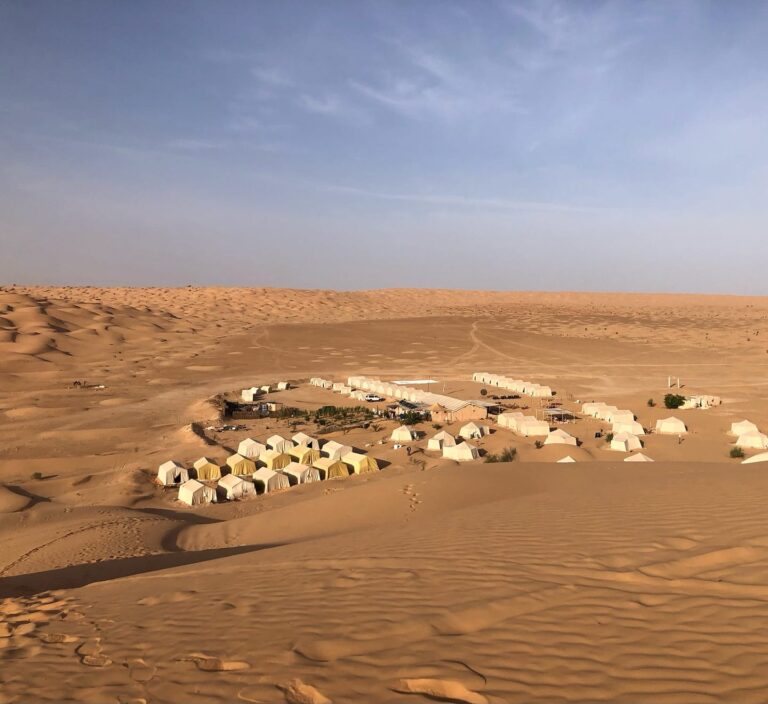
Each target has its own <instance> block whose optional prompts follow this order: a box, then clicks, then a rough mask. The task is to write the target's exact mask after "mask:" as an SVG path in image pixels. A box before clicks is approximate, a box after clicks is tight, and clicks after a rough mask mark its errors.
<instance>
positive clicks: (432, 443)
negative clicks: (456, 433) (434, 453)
mask: <svg viewBox="0 0 768 704" xmlns="http://www.w3.org/2000/svg"><path fill="white" fill-rule="evenodd" d="M455 444H456V438H455V437H453V435H451V434H450V433H447V432H446V431H445V430H441V431H440V432H439V433H435V434H434V435H433V436H432V437H431V438H430V439H429V440H428V441H427V449H428V450H442V449H443V448H444V447H450V446H451V445H455Z"/></svg>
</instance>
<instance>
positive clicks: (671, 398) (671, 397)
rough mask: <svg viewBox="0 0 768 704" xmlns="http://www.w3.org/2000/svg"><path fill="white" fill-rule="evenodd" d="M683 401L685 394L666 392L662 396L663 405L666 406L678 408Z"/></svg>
mask: <svg viewBox="0 0 768 704" xmlns="http://www.w3.org/2000/svg"><path fill="white" fill-rule="evenodd" d="M684 403H685V396H681V395H680V394H667V395H666V396H665V397H664V406H665V407H666V408H680V406H682V405H683V404H684Z"/></svg>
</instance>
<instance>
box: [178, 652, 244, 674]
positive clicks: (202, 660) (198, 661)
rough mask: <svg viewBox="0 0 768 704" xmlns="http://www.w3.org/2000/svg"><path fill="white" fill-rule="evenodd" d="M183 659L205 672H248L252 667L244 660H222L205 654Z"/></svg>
mask: <svg viewBox="0 0 768 704" xmlns="http://www.w3.org/2000/svg"><path fill="white" fill-rule="evenodd" d="M182 659H183V660H191V661H192V662H194V663H195V665H197V669H198V670H202V671H203V672H237V671H239V670H248V669H249V668H250V667H251V666H250V664H249V663H247V662H244V661H243V660H222V659H221V658H216V657H211V656H210V655H205V654H204V653H192V654H191V655H190V656H189V657H186V658H182Z"/></svg>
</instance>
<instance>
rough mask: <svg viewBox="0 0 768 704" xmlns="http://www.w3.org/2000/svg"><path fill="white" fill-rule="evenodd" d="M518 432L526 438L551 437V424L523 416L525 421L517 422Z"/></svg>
mask: <svg viewBox="0 0 768 704" xmlns="http://www.w3.org/2000/svg"><path fill="white" fill-rule="evenodd" d="M517 432H518V433H520V435H522V436H523V437H526V438H528V437H531V436H545V435H549V423H547V421H545V420H538V419H537V418H534V417H533V416H523V419H522V420H519V421H518V422H517Z"/></svg>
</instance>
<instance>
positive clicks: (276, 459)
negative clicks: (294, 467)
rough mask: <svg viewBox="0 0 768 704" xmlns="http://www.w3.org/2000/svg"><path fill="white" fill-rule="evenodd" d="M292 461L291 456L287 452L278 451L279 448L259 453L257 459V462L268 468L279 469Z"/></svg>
mask: <svg viewBox="0 0 768 704" xmlns="http://www.w3.org/2000/svg"><path fill="white" fill-rule="evenodd" d="M290 463H291V456H290V455H288V454H286V453H285V452H278V451H277V450H267V451H266V452H262V453H261V454H260V455H259V459H258V460H256V464H257V465H258V466H260V467H267V468H268V469H273V470H278V469H283V467H287V466H288V465H289V464H290Z"/></svg>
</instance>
